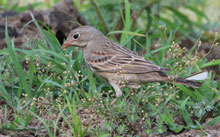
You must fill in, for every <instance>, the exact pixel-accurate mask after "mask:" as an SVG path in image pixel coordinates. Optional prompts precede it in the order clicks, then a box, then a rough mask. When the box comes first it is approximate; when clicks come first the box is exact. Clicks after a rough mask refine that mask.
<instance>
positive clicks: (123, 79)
mask: <svg viewBox="0 0 220 137" xmlns="http://www.w3.org/2000/svg"><path fill="white" fill-rule="evenodd" d="M94 73H95V74H97V75H99V76H101V77H103V78H105V79H107V80H108V81H116V82H117V83H119V84H120V83H125V84H128V85H140V84H144V83H148V82H155V81H163V80H162V79H160V76H159V75H158V73H156V72H152V73H142V74H118V73H109V72H94Z"/></svg>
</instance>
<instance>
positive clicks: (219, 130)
mask: <svg viewBox="0 0 220 137" xmlns="http://www.w3.org/2000/svg"><path fill="white" fill-rule="evenodd" d="M0 105H1V106H3V105H5V104H4V103H3V102H0ZM8 114H10V115H7V116H5V110H4V107H0V127H2V126H1V125H2V124H4V123H6V122H9V121H13V119H14V118H13V111H12V109H8ZM78 116H79V117H80V119H81V121H82V126H88V124H90V127H91V128H97V127H98V128H101V127H102V125H103V123H104V122H105V120H104V119H102V118H100V117H99V116H98V114H97V115H96V114H94V113H91V111H89V110H88V109H83V108H80V109H78ZM67 117H68V116H67ZM42 118H43V119H47V120H48V121H54V120H55V119H56V116H54V117H53V116H50V115H49V114H47V112H45V114H43V116H42ZM69 119H71V118H69ZM210 120H211V119H209V120H207V121H206V123H207V122H208V121H210ZM62 121H63V119H60V120H59V122H58V127H59V130H58V131H57V132H56V136H62V137H68V135H63V133H64V132H65V133H69V135H70V134H71V129H69V128H68V126H65V125H64V126H63V125H62ZM206 123H205V124H204V129H203V135H204V137H220V123H219V124H217V125H216V126H213V127H210V126H208V125H207V124H206ZM42 127H43V124H42V123H41V122H40V121H39V120H38V119H37V118H34V119H33V120H32V121H31V122H30V124H29V128H32V129H35V130H20V131H18V130H17V131H12V130H6V129H1V128H0V137H36V136H42V137H48V136H49V135H48V132H47V130H46V128H42ZM36 129H39V130H36ZM62 131H64V132H62ZM200 136H202V131H201V130H196V129H192V130H189V131H187V130H185V131H183V132H181V133H179V134H174V133H172V132H170V131H168V132H165V133H163V134H159V135H146V134H144V133H143V135H142V137H200ZM87 137H90V135H87Z"/></svg>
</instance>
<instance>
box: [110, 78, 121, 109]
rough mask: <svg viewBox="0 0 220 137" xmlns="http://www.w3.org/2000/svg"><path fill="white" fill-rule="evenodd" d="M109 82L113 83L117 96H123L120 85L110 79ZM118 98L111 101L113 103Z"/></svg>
mask: <svg viewBox="0 0 220 137" xmlns="http://www.w3.org/2000/svg"><path fill="white" fill-rule="evenodd" d="M109 83H110V84H111V85H112V87H113V88H114V90H115V93H116V97H118V98H119V97H121V96H122V92H121V89H120V87H119V85H118V84H116V83H115V82H111V81H109ZM116 99H117V98H115V99H114V100H113V101H112V102H111V105H112V104H114V103H115V101H116Z"/></svg>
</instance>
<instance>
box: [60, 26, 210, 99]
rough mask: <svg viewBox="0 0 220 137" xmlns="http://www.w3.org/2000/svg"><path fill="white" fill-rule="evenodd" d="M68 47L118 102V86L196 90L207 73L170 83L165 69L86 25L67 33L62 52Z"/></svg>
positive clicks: (174, 80) (119, 95)
mask: <svg viewBox="0 0 220 137" xmlns="http://www.w3.org/2000/svg"><path fill="white" fill-rule="evenodd" d="M70 46H75V47H79V48H81V49H82V50H83V52H84V60H85V62H86V63H87V64H88V67H89V68H90V69H91V70H92V71H93V72H94V73H95V74H96V75H98V76H100V77H102V78H104V79H105V80H107V82H108V83H109V84H110V85H111V86H112V87H113V89H114V90H115V93H116V97H118V98H119V97H121V96H122V91H121V88H122V85H126V86H128V87H138V86H139V85H141V84H146V83H149V82H168V83H177V84H183V85H186V86H189V87H193V88H197V87H200V86H201V85H202V83H200V82H198V81H197V80H204V79H206V78H207V75H208V73H207V72H201V73H198V74H195V75H192V76H189V77H187V78H174V79H172V78H171V77H170V76H169V75H167V74H166V72H167V71H168V69H167V68H163V67H160V66H158V65H156V64H154V63H152V62H151V61H148V60H146V59H145V58H144V57H142V56H139V55H138V54H136V53H135V52H133V51H131V50H130V49H128V48H126V47H123V46H121V45H119V44H117V43H115V42H113V41H112V40H110V39H108V38H107V37H106V36H104V35H103V33H102V32H100V31H99V30H97V29H96V28H94V27H92V26H88V25H86V26H81V27H78V28H76V29H74V30H72V31H71V32H70V33H69V35H68V37H67V39H66V40H65V41H64V44H63V45H62V49H65V48H68V47H70ZM198 77H201V78H198ZM115 100H116V99H115ZM115 100H114V101H115ZM114 101H113V102H114Z"/></svg>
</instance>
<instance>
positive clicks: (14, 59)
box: [5, 19, 31, 98]
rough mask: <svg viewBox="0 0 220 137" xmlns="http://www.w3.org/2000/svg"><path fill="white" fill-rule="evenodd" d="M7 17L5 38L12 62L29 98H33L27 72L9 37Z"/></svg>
mask: <svg viewBox="0 0 220 137" xmlns="http://www.w3.org/2000/svg"><path fill="white" fill-rule="evenodd" d="M7 24H8V23H7V19H6V22H5V38H6V43H7V46H8V52H9V54H10V57H11V59H12V62H13V64H14V65H15V71H16V73H17V75H18V77H19V79H20V81H21V83H22V85H23V87H24V90H25V92H26V94H27V95H28V97H29V98H31V91H30V88H29V86H28V83H27V81H26V79H25V74H24V72H23V70H22V66H21V64H19V62H18V58H17V55H16V53H15V50H14V40H12V43H11V42H10V39H9V35H8V26H7Z"/></svg>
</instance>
